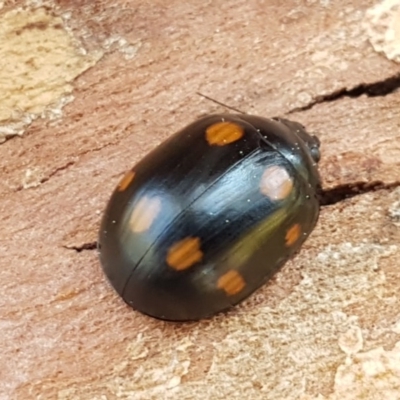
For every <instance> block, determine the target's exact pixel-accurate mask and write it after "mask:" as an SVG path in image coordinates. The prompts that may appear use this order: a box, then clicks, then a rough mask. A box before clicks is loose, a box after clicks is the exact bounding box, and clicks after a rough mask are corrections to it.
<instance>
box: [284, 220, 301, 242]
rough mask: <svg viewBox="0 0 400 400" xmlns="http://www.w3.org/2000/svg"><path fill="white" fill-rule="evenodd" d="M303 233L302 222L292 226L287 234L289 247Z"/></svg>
mask: <svg viewBox="0 0 400 400" xmlns="http://www.w3.org/2000/svg"><path fill="white" fill-rule="evenodd" d="M300 235H301V226H300V224H294V225H293V226H291V227H290V228H289V229H288V231H287V232H286V236H285V244H286V246H287V247H290V246H292V245H294V244H295V243H296V242H297V240H298V239H299V237H300Z"/></svg>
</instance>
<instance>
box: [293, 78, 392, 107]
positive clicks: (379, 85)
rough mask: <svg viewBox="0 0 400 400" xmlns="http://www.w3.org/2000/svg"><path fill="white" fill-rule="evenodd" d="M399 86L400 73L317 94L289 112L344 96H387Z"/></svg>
mask: <svg viewBox="0 0 400 400" xmlns="http://www.w3.org/2000/svg"><path fill="white" fill-rule="evenodd" d="M399 88H400V73H398V74H396V75H393V76H391V77H389V78H386V79H383V80H381V81H378V82H373V83H361V84H359V85H357V86H354V87H353V88H351V89H347V88H342V89H339V90H336V91H334V92H332V93H329V94H325V95H321V96H317V97H316V98H315V99H314V100H313V101H311V102H310V103H309V104H307V105H305V106H302V107H296V108H293V109H292V110H290V111H288V114H293V113H295V112H300V111H307V110H310V109H311V108H313V107H314V106H315V105H317V104H320V103H328V102H331V101H335V100H338V99H341V98H343V97H350V98H357V97H360V96H362V95H366V96H367V97H379V96H386V95H388V94H390V93H393V92H395V91H396V90H397V89H399Z"/></svg>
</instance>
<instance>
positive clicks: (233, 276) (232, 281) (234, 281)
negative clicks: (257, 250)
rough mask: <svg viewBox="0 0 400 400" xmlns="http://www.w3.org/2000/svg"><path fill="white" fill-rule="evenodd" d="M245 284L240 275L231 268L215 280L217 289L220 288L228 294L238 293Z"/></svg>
mask: <svg viewBox="0 0 400 400" xmlns="http://www.w3.org/2000/svg"><path fill="white" fill-rule="evenodd" d="M245 286H246V282H245V281H244V279H243V277H242V275H240V274H239V272H237V271H235V270H233V269H231V270H230V271H228V272H226V273H225V274H224V275H222V276H221V277H220V278H219V279H218V282H217V287H218V289H222V290H224V291H225V293H226V294H227V295H229V296H233V295H235V294H237V293H239V292H240V291H241V290H242V289H243V288H244V287H245Z"/></svg>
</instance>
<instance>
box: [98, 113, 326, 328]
mask: <svg viewBox="0 0 400 400" xmlns="http://www.w3.org/2000/svg"><path fill="white" fill-rule="evenodd" d="M319 157H320V154H319V141H318V139H317V138H316V137H315V136H310V135H309V134H308V133H307V132H306V131H305V130H304V127H303V126H302V125H300V124H299V123H296V122H292V121H288V120H285V119H279V118H274V119H266V118H261V117H256V116H251V115H245V114H244V115H232V114H219V115H210V116H207V117H205V118H202V119H199V120H197V121H196V122H194V123H192V124H191V125H189V126H187V127H186V128H184V129H183V130H181V131H180V132H178V133H177V134H175V135H173V136H172V137H171V138H169V139H168V140H167V141H165V142H164V143H162V144H161V145H160V146H158V147H157V148H156V149H155V150H154V151H152V152H151V153H150V154H149V155H147V156H146V157H145V158H144V159H143V160H142V161H140V162H139V163H138V164H137V165H136V166H135V167H134V168H133V169H132V170H131V171H129V172H128V173H127V174H126V175H125V177H124V178H123V179H122V180H121V182H120V183H119V185H118V187H117V188H116V190H115V191H114V193H113V195H112V197H111V200H110V202H109V203H108V206H107V208H106V211H105V215H104V217H103V221H102V224H101V229H100V239H99V248H100V258H101V263H102V265H103V269H104V271H105V273H106V275H107V276H108V278H109V279H110V281H111V283H112V284H113V286H114V288H115V289H116V290H117V292H118V293H119V294H120V295H121V296H122V298H123V299H124V300H125V301H126V302H127V303H128V304H130V305H131V306H132V307H134V308H135V309H137V310H139V311H141V312H143V313H145V314H148V315H151V316H153V317H156V318H161V319H165V320H174V321H185V320H197V319H200V318H205V317H209V316H211V315H213V314H215V313H218V312H220V311H222V310H226V309H228V308H230V307H231V306H233V305H235V304H238V303H239V302H241V301H242V300H244V299H245V298H247V297H248V296H249V295H250V294H251V293H252V292H254V291H255V290H256V289H258V288H259V287H260V286H261V285H263V284H264V283H265V282H266V281H268V279H270V278H271V277H272V276H273V275H274V273H275V272H276V271H277V270H278V269H279V268H280V267H281V266H282V265H283V264H284V263H285V262H286V261H287V260H288V259H289V258H290V257H291V256H292V255H293V253H295V252H296V251H297V250H298V249H299V248H300V246H301V245H302V243H303V242H304V241H305V239H306V238H307V236H308V235H309V234H310V232H311V231H312V229H313V228H314V226H315V224H316V222H317V219H318V214H319V203H318V198H317V194H318V191H319V188H320V179H319V175H318V171H317V162H318V160H319Z"/></svg>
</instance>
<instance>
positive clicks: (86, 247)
mask: <svg viewBox="0 0 400 400" xmlns="http://www.w3.org/2000/svg"><path fill="white" fill-rule="evenodd" d="M62 247H64V249H67V250H75V251H76V252H77V253H80V252H82V251H83V250H97V247H98V242H97V241H94V242H88V243H83V244H81V245H79V246H62Z"/></svg>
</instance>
